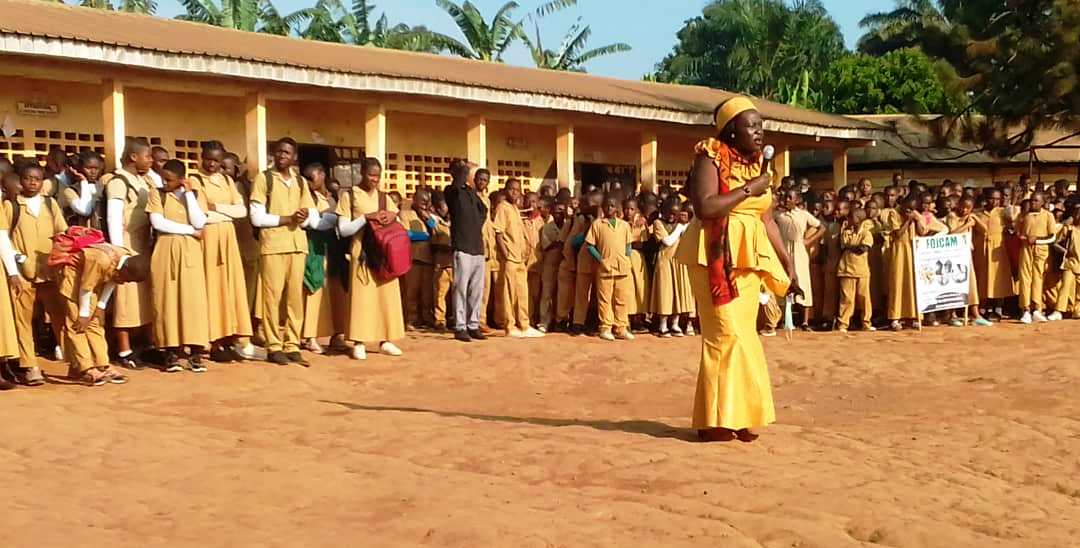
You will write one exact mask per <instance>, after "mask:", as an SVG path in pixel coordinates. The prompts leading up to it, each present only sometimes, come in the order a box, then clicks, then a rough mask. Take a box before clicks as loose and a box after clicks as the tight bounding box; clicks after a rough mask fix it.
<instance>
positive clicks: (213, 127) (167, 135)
mask: <svg viewBox="0 0 1080 548" xmlns="http://www.w3.org/2000/svg"><path fill="white" fill-rule="evenodd" d="M243 120H244V102H243V99H240V98H234V97H213V98H207V97H204V96H200V95H195V94H189V93H169V92H162V91H154V90H149V89H143V88H127V89H125V90H124V125H125V129H126V130H127V134H128V135H131V136H136V137H147V138H149V139H150V142H151V144H155V145H160V146H163V147H165V149H166V150H168V151H169V154H170V155H171V156H172V157H173V158H177V159H179V160H183V161H185V162H186V163H187V165H188V167H189V168H196V167H197V166H198V159H199V152H200V150H201V148H202V147H201V144H200V143H201V142H202V141H207V140H211V139H216V140H218V141H221V142H222V143H223V144H224V145H225V148H226V149H227V150H230V151H233V152H236V153H237V154H239V155H240V156H241V157H243V156H244V123H243Z"/></svg>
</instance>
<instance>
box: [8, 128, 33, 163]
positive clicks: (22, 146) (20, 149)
mask: <svg viewBox="0 0 1080 548" xmlns="http://www.w3.org/2000/svg"><path fill="white" fill-rule="evenodd" d="M0 155H3V156H7V158H8V159H9V160H12V161H14V160H15V158H18V157H24V156H25V157H27V158H34V157H35V156H37V154H36V152H35V151H34V147H33V146H29V147H28V146H27V144H26V134H25V133H24V132H23V130H21V129H16V130H15V132H14V134H12V136H11V137H7V136H6V135H0Z"/></svg>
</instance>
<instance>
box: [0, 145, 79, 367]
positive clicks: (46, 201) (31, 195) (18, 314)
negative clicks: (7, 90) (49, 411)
mask: <svg viewBox="0 0 1080 548" xmlns="http://www.w3.org/2000/svg"><path fill="white" fill-rule="evenodd" d="M19 178H20V184H21V186H22V194H20V195H19V196H18V197H16V198H15V200H13V201H6V202H4V212H3V216H4V220H5V221H6V224H7V225H8V226H10V227H11V229H10V233H9V234H10V235H11V243H12V248H13V249H14V251H15V253H17V254H19V255H21V256H22V260H21V262H20V261H18V260H17V261H16V262H17V263H18V271H19V274H18V275H16V276H10V277H9V278H8V286H9V287H10V288H11V291H12V296H13V297H14V298H13V301H14V302H13V306H14V311H15V331H16V333H18V338H19V366H20V367H21V368H22V375H23V378H24V381H25V382H26V384H28V385H31V386H37V385H40V384H43V383H44V382H45V377H44V375H42V373H41V369H40V368H38V365H37V351H36V350H37V349H36V348H35V346H34V306H35V305H36V304H37V303H39V302H40V303H41V304H42V305H43V306H44V309H45V311H46V312H47V313H48V315H49V318H50V321H51V322H52V330H53V334H54V335H55V337H56V340H57V343H58V345H59V346H60V348H63V346H64V337H63V318H64V307H63V302H61V299H60V293H59V292H58V290H57V286H56V280H55V272H54V271H53V269H52V268H51V267H50V266H49V265H48V259H49V252H50V251H52V238H53V236H55V235H56V234H60V233H62V232H64V231H65V230H67V223H66V222H64V214H63V212H62V211H61V210H60V206H59V205H58V204H57V203H56V200H55V199H53V198H49V197H46V196H42V195H41V188H42V184H43V182H44V171H43V170H42V169H41V168H40V167H39V166H37V165H36V164H29V165H27V166H25V167H24V168H23V170H22V173H20V174H19ZM16 216H17V218H16Z"/></svg>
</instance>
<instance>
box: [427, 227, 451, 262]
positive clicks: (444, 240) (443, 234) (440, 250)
mask: <svg viewBox="0 0 1080 548" xmlns="http://www.w3.org/2000/svg"><path fill="white" fill-rule="evenodd" d="M431 249H432V252H433V253H434V257H435V265H436V266H440V267H449V266H451V265H453V264H454V248H453V247H452V246H451V241H450V221H447V220H444V219H442V218H439V217H436V220H435V232H434V233H433V234H432V235H431Z"/></svg>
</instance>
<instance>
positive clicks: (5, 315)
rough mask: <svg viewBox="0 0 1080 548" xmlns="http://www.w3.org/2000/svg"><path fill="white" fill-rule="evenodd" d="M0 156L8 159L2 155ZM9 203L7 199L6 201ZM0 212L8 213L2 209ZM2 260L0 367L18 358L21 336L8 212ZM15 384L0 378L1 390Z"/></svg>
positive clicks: (1, 235) (2, 224) (0, 227)
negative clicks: (15, 305) (14, 299)
mask: <svg viewBox="0 0 1080 548" xmlns="http://www.w3.org/2000/svg"><path fill="white" fill-rule="evenodd" d="M0 158H3V159H5V160H6V159H7V158H6V157H3V156H0ZM4 203H5V204H6V203H7V202H6V201H5V202H4ZM0 213H6V211H4V210H0ZM0 261H2V262H3V264H4V274H5V275H4V276H0V367H3V366H4V365H5V364H6V362H8V361H10V360H12V359H15V358H18V356H19V337H18V335H17V333H16V331H15V309H14V308H13V307H12V294H13V293H14V290H13V287H9V283H8V281H9V280H12V281H14V283H15V284H16V285H18V286H19V287H20V288H21V287H22V285H23V284H22V281H21V277H20V275H19V265H18V263H17V261H16V260H15V248H14V247H13V246H12V245H11V221H10V220H9V219H8V216H7V215H6V214H0ZM11 388H14V385H12V384H10V383H8V382H7V381H5V380H4V379H3V378H0V390H9V389H11Z"/></svg>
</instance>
